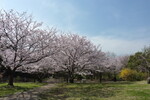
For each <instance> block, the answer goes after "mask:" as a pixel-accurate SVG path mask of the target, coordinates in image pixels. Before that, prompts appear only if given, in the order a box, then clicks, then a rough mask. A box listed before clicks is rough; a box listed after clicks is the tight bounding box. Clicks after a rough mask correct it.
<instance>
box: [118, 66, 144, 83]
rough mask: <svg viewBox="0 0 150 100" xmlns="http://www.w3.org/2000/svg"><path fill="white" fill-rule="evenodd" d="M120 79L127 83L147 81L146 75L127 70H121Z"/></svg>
mask: <svg viewBox="0 0 150 100" xmlns="http://www.w3.org/2000/svg"><path fill="white" fill-rule="evenodd" d="M119 77H120V78H121V79H123V80H125V81H140V80H143V79H145V77H146V74H145V73H142V72H137V71H136V70H132V69H129V68H125V69H122V70H121V72H120V75H119Z"/></svg>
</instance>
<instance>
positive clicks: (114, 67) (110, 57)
mask: <svg viewBox="0 0 150 100" xmlns="http://www.w3.org/2000/svg"><path fill="white" fill-rule="evenodd" d="M125 61H126V60H125V57H123V56H122V57H121V56H116V55H115V54H114V53H109V54H107V62H108V63H107V65H106V67H107V71H108V72H110V73H112V74H113V76H114V79H113V80H114V81H117V78H116V76H117V74H118V73H119V72H120V70H121V69H122V68H123V67H124V65H125ZM126 63H127V62H126Z"/></svg>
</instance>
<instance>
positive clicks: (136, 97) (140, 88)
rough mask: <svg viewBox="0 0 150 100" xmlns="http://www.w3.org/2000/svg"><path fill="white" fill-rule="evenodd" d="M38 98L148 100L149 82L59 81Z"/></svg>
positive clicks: (149, 99) (53, 99) (54, 99)
mask: <svg viewBox="0 0 150 100" xmlns="http://www.w3.org/2000/svg"><path fill="white" fill-rule="evenodd" d="M39 97H40V98H41V99H40V100H150V84H147V83H146V81H139V82H105V83H102V84H100V83H74V84H67V83H61V84H58V85H57V86H56V87H54V88H52V89H51V90H50V91H49V92H45V93H42V94H40V95H39Z"/></svg>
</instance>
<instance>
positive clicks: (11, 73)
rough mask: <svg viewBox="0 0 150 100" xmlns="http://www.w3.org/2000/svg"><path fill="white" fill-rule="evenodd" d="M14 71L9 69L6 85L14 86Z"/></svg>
mask: <svg viewBox="0 0 150 100" xmlns="http://www.w3.org/2000/svg"><path fill="white" fill-rule="evenodd" d="M13 83H14V72H13V71H11V70H10V71H9V80H8V85H9V86H12V87H13V86H14V84H13Z"/></svg>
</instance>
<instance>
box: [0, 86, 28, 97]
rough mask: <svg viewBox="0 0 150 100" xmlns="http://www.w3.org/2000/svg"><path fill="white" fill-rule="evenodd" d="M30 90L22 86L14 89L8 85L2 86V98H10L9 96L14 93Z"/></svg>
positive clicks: (0, 92) (0, 95)
mask: <svg viewBox="0 0 150 100" xmlns="http://www.w3.org/2000/svg"><path fill="white" fill-rule="evenodd" d="M29 89H30V88H27V87H21V86H14V87H10V86H8V85H6V86H1V87H0V97H4V96H9V95H11V94H13V93H16V92H22V91H27V90H29Z"/></svg>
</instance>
